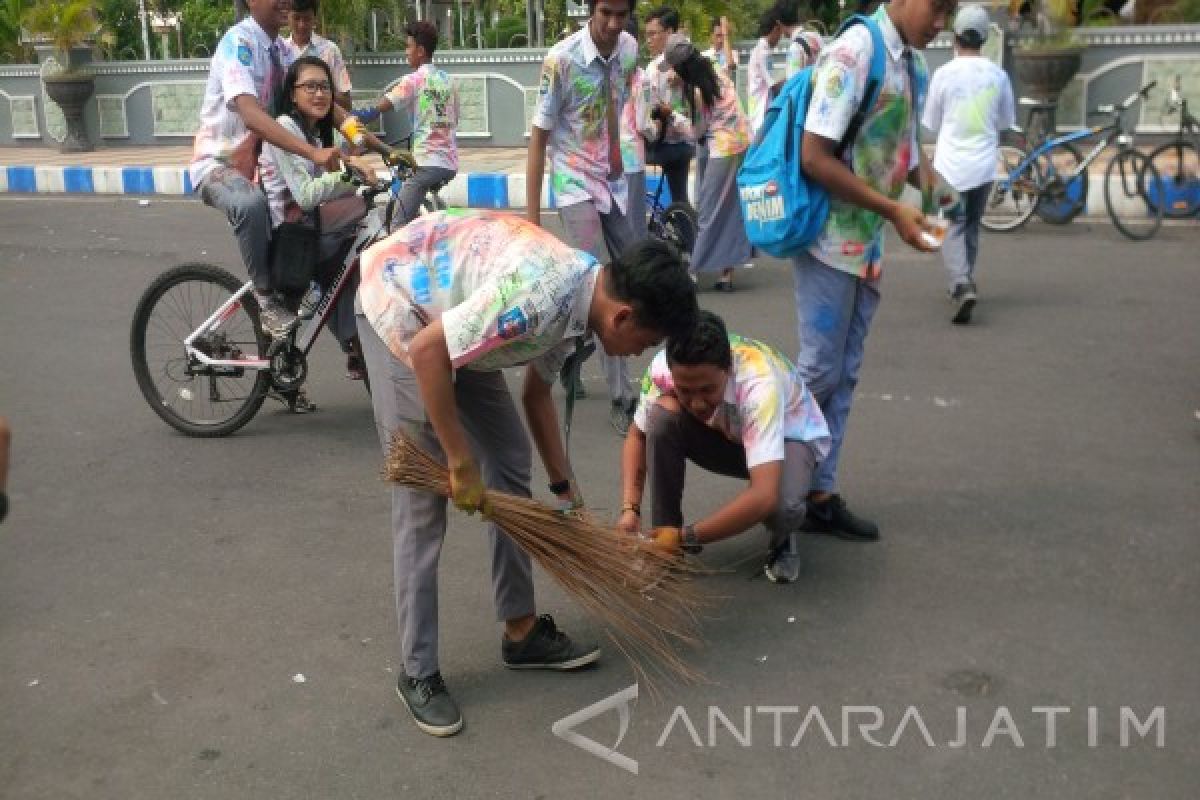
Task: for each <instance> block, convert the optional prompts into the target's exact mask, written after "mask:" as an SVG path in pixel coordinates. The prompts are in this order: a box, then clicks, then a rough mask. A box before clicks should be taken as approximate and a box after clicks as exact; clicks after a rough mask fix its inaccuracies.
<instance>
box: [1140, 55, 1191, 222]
mask: <svg viewBox="0 0 1200 800" xmlns="http://www.w3.org/2000/svg"><path fill="white" fill-rule="evenodd" d="M1182 90H1183V84H1182V77H1181V76H1179V75H1176V76H1175V81H1174V85H1173V86H1172V87H1171V91H1170V93H1169V94H1168V97H1167V103H1166V107H1165V108H1164V109H1163V113H1164V114H1174V113H1175V112H1177V111H1178V112H1179V129H1178V130H1177V131H1175V136H1174V138H1172V139H1171V141H1169V142H1167V143H1166V144H1163V145H1161V146H1159V147H1157V148H1155V150H1154V151H1153V152H1152V153H1150V162H1149V163H1151V164H1153V165H1154V168H1155V169H1156V170H1158V174H1159V177H1160V178H1162V184H1161V191H1162V193H1163V194H1164V198H1163V199H1164V200H1165V203H1164V208H1163V215H1164V216H1166V217H1168V218H1170V219H1184V218H1186V217H1194V216H1197V215H1198V214H1200V120H1197V119H1196V118H1195V117H1194V116H1192V115H1191V114H1190V113H1189V112H1188V102H1187V98H1186V97H1184V96H1183V91H1182Z"/></svg>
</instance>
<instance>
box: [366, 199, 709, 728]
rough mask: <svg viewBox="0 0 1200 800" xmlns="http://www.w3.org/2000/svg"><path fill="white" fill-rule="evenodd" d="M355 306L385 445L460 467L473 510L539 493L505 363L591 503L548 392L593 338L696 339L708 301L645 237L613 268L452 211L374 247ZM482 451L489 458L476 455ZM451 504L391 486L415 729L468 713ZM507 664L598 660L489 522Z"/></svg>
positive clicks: (547, 452) (618, 344) (454, 471)
mask: <svg viewBox="0 0 1200 800" xmlns="http://www.w3.org/2000/svg"><path fill="white" fill-rule="evenodd" d="M361 281H362V283H361V286H360V288H359V293H358V302H359V307H360V313H359V314H358V316H357V322H358V331H359V338H360V340H361V341H362V348H363V354H364V356H365V358H366V362H367V369H368V371H369V373H370V374H371V375H372V377H373V381H374V382H373V384H372V387H373V392H372V396H371V402H372V405H373V406H374V409H375V423H376V427H377V429H378V433H379V438H380V443H381V444H382V445H383V448H384V451H385V452H386V451H387V449H388V446H389V444H390V441H391V434H392V433H393V432H394V431H396V430H398V429H403V430H405V431H406V432H407V433H409V434H410V435H412V436H413V437H414V438H415V439H416V440H417V442H418V443H419V444H420V445H421V446H422V447H424V448H425V449H426V450H427V451H429V452H430V453H431V454H433V455H435V456H436V457H438V458H440V459H444V460H445V462H446V464H447V465H448V466H449V469H450V490H451V496H452V499H453V501H454V504H455V505H456V506H458V507H459V508H460V509H463V510H465V511H468V512H472V511H476V510H479V509H480V507H481V506H482V505H483V504H484V491H485V485H486V488H487V489H489V490H495V491H499V492H507V493H509V494H515V495H519V496H522V497H529V496H530V487H529V483H530V479H531V475H530V470H531V458H532V456H531V452H530V446H529V437H528V435H527V434H526V432H525V428H524V426H523V425H522V424H521V418H520V415H519V413H518V412H517V408H516V406H515V404H514V403H513V400H512V397H511V395H510V394H509V390H508V386H507V384H506V383H505V380H504V374H503V370H504V369H506V368H508V367H514V366H521V365H524V366H525V376H524V388H523V391H522V395H521V401H522V406H523V407H524V410H525V416H526V419H527V420H528V424H529V432H530V434H532V436H533V440H534V443H535V444H536V445H537V449H538V453H539V454H540V455H541V459H542V463H543V464H544V465H545V468H546V474H547V475H548V477H549V479H550V481H551V484H550V489H551V492H552V493H553V494H555V495H556V496H557V497H558V499H559V501H560V502H561V503H563V504H564V507H577V506H578V505H579V504H580V503H581V502H582V500H581V497H580V494H579V490H578V487H577V486H576V485H575V483H574V481H573V480H572V473H571V467H570V464H569V463H568V461H567V456H566V451H565V448H564V446H563V441H562V438H561V436H560V434H559V425H558V414H557V413H556V411H555V408H554V400H553V399H552V397H551V394H550V388H551V386H552V384H553V382H554V379H555V377H556V376H557V375H558V373H559V370H560V369H561V367H562V364H563V362H564V361H565V360H566V358H567V356H568V355H569V354H571V353H572V352H575V350H576V349H577V347H578V346H579V342H580V341H582V340H583V339H584V338H586V337H588V336H590V335H592V334H593V333H594V334H595V335H596V337H598V338H599V339H600V343H601V344H602V345H603V346H604V348H605V349H606V350H607V351H608V352H609V353H612V354H613V355H620V356H629V355H636V354H638V353H640V352H642V350H644V349H645V348H647V347H651V346H653V345H655V344H657V343H658V342H660V341H662V339H663V338H664V337H666V336H678V335H681V334H684V333H686V331H688V330H689V329H690V328H691V327H692V325H693V324H694V323H695V319H696V312H697V306H696V295H695V290H694V288H693V286H692V282H691V280H690V279H689V278H688V275H687V271H686V269H685V268H684V265H683V262H682V261H681V259H680V258H679V256H678V254H677V251H675V249H674V248H672V247H670V246H669V245H666V244H663V243H662V242H658V241H656V240H652V239H646V240H643V241H641V242H639V243H636V244H634V245H632V246H630V247H628V248H627V249H626V250H625V251H624V252H623V253H622V254H621V255H620V256H618V257H616V258H614V259H613V260H612V262H611V263H609V264H606V265H603V266H602V265H601V264H599V263H598V262H597V260H596V259H595V258H594V257H593V256H591V255H590V254H588V253H587V252H584V251H582V250H577V249H575V248H573V247H569V246H568V245H566V244H563V243H562V242H561V241H559V239H558V238H557V237H555V236H554V235H553V234H552V233H550V232H549V231H546V230H544V229H542V228H541V227H539V226H537V225H534V224H533V223H531V222H529V221H527V220H525V219H523V218H521V217H517V216H513V215H510V214H504V213H500V212H489V211H441V212H436V213H433V214H429V215H426V216H422V217H419V218H417V219H416V220H414V221H413V222H411V223H409V224H408V225H407V226H406V227H404V228H402V229H401V230H400V231H398V232H397V233H394V234H392V235H391V236H390V237H388V238H387V239H385V240H383V241H382V242H379V243H377V244H375V245H373V246H372V247H370V248H368V249H367V250H366V251H365V252H364V253H363V257H362V267H361ZM477 459H478V460H477ZM445 532H446V500H445V498H443V497H441V496H439V495H436V494H434V493H432V492H426V491H418V490H415V489H410V488H407V487H404V486H395V487H393V489H392V534H393V543H394V544H393V547H394V568H395V582H396V585H395V588H396V608H397V612H398V615H399V626H400V630H401V632H402V643H401V656H402V660H401V674H400V677H399V681H398V684H397V693H398V694H399V695H400V698H401V699H402V700H403V702H404V703H405V704H406V705H407V707H408V709H409V711H410V712H411V713H412V716H413V718H414V719H415V720H416V723H417V726H418V727H419V728H420V729H421V730H422V731H424V732H426V733H429V734H431V735H434V736H451V735H453V734H455V733H457V732H458V731H459V730H460V729H461V728H462V716H461V714H460V712H459V710H458V706H457V705H456V704H455V702H454V700H453V699H452V698H451V697H450V694H449V692H448V690H447V689H446V685H445V682H444V681H443V680H442V676H441V672H440V669H439V665H438V652H437V650H438V648H437V642H438V617H437V580H438V578H437V570H438V558H439V554H440V552H441V547H442V539H443V537H444V535H445ZM490 540H491V560H492V586H493V594H494V602H495V608H496V614H497V618H498V619H499V620H500V621H501V622H502V623H503V626H504V635H503V638H502V641H501V658H502V660H503V662H504V664H505V665H506V666H508V667H510V668H514V669H532V668H537V669H553V670H566V669H574V668H576V667H581V666H584V665H586V664H590V663H592V662H593V661H595V660H596V659H597V658H599V654H600V652H599V648H597V647H596V646H595V645H583V644H580V643H577V642H575V641H573V640H571V639H570V638H569V637H567V636H566V635H565V634H563V633H562V632H561V631H559V630H558V629H557V628H556V627H555V625H554V621H553V620H552V619H551V618H550V617H549V616H542V617H540V618H539V617H537V616H536V615H535V606H534V593H533V573H532V569H531V566H530V560H529V555H528V554H527V553H525V552H524V551H523V550H521V549H520V548H519V547H518V546H517V545H516V544H515V543H514V542H513V541H512V540H511V539H509V538H508V536H506V535H505V534H504V533H503V532H502V531H501V530H500V529H499V528H497V527H496V526H495V525H492V526H491V529H490Z"/></svg>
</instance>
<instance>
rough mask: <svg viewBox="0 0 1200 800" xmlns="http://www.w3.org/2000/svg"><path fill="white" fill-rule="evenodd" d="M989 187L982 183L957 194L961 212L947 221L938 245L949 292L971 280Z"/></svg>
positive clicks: (989, 193)
mask: <svg viewBox="0 0 1200 800" xmlns="http://www.w3.org/2000/svg"><path fill="white" fill-rule="evenodd" d="M991 193H992V184H991V183H990V182H989V183H985V184H984V185H983V186H977V187H975V188H974V189H968V190H967V191H965V192H960V193H959V194H960V196H961V197H962V202H963V213H962V214H960V215H959V216H958V217H957V218H956V219H952V220H950V227H949V228H948V229H947V230H946V240H945V241H944V242H943V243H942V261H943V262H944V263H945V265H946V278H947V280H948V281H949V283H950V291H954V287H955V286H957V285H958V284H960V283H973V282H974V281H975V257H976V256H978V255H979V221H980V220H981V219H983V211H984V209H985V208H986V207H987V200H988V197H989V196H991Z"/></svg>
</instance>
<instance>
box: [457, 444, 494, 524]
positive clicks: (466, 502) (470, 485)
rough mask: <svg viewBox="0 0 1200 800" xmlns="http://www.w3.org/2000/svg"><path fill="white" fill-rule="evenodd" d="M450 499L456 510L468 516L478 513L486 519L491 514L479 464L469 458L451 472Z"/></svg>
mask: <svg viewBox="0 0 1200 800" xmlns="http://www.w3.org/2000/svg"><path fill="white" fill-rule="evenodd" d="M450 499H451V500H452V501H453V502H454V505H455V507H456V508H458V509H459V510H460V511H465V512H467V513H468V514H474V513H475V512H476V511H481V512H483V515H484V516H485V517H486V516H488V515H489V514H490V513H491V508H490V507H489V505H488V501H487V490H486V488H485V487H484V485H483V477H482V476H481V475H480V474H479V464H477V463H476V462H475V459H473V458H469V459H467V460H466V461H464V462H462V463H461V464H459V465H457V466H455V467H452V468H451V470H450Z"/></svg>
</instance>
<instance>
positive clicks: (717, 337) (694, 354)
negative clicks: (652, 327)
mask: <svg viewBox="0 0 1200 800" xmlns="http://www.w3.org/2000/svg"><path fill="white" fill-rule="evenodd" d="M676 364H681V365H682V366H685V367H698V366H701V365H711V366H714V367H719V368H721V369H729V368H730V367H732V366H733V351H732V350H731V349H730V347H729V331H727V330H726V329H725V322H724V320H722V319H721V318H720V317H718V316H717V315H716V314H714V313H713V312H711V311H700V312H699V313H698V314H697V315H696V324H694V325H693V326H692V327H691V329H690V330H687V331H684V332H683V333H678V334H676V335H674V336H672V337H671V338H670V339H668V340H667V366H668V367H673V366H675V365H676Z"/></svg>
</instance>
